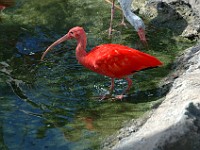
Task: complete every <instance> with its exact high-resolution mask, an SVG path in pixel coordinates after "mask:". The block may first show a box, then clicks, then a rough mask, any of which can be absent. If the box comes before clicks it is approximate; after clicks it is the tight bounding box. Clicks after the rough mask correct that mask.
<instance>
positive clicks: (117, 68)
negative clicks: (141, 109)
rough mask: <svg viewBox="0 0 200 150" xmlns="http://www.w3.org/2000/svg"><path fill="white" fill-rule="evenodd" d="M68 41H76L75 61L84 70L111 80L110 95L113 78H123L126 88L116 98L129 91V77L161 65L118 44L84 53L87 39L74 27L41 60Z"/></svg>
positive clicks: (141, 53)
mask: <svg viewBox="0 0 200 150" xmlns="http://www.w3.org/2000/svg"><path fill="white" fill-rule="evenodd" d="M69 39H76V40H77V47H76V59H77V60H78V62H79V63H80V64H82V65H83V66H85V67H86V68H88V69H90V70H92V71H94V72H96V73H99V74H101V75H105V76H108V77H110V78H111V86H110V95H111V94H112V91H113V89H114V79H115V78H118V79H120V78H125V79H126V80H127V82H128V87H127V88H126V89H125V90H124V91H123V93H122V94H121V95H118V96H116V98H118V99H122V98H123V95H124V94H125V93H126V92H127V91H128V90H129V89H130V87H131V85H132V80H131V79H130V78H129V77H128V76H129V75H131V74H133V73H135V72H138V71H140V70H144V69H147V68H154V67H158V66H161V65H162V62H160V61H159V60H158V59H157V58H155V57H153V56H151V55H149V54H146V53H143V52H140V51H138V50H135V49H132V48H129V47H127V46H124V45H119V44H102V45H99V46H96V47H95V48H93V49H92V50H91V51H90V52H88V53H87V52H86V50H85V49H86V44H87V37H86V33H85V31H84V29H83V28H82V27H74V28H72V29H70V30H69V32H68V33H67V34H66V35H64V36H63V37H61V38H60V39H58V40H57V41H55V42H54V43H53V44H51V45H50V46H49V47H48V48H47V49H46V50H45V52H44V53H43V55H42V57H41V60H43V59H44V57H45V55H46V54H47V53H48V52H49V51H50V50H51V49H52V48H53V47H54V46H56V45H58V44H60V43H61V42H64V41H66V40H69Z"/></svg>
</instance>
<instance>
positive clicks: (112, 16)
mask: <svg viewBox="0 0 200 150" xmlns="http://www.w3.org/2000/svg"><path fill="white" fill-rule="evenodd" d="M114 11H115V0H113V1H112V7H111V16H110V27H109V29H108V36H109V38H110V37H111V34H112V23H113V18H114Z"/></svg>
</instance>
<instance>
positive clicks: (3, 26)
mask: <svg viewBox="0 0 200 150" xmlns="http://www.w3.org/2000/svg"><path fill="white" fill-rule="evenodd" d="M120 17H121V15H120V12H118V11H116V17H115V22H114V24H115V25H114V28H115V29H116V30H117V31H115V32H114V35H113V38H112V39H108V35H107V29H108V27H109V18H110V6H109V5H107V4H106V3H105V2H104V1H103V0H97V1H93V0H88V1H87V2H83V1H81V0H46V1H41V0H40V1H39V0H32V1H29V0H16V5H15V7H12V8H8V9H6V10H5V11H4V12H3V14H1V22H0V33H1V36H0V49H1V51H0V102H1V104H0V149H2V150H4V149H5V150H27V149H30V150H35V149H40V150H43V149H44V150H45V149H47V150H55V149H59V150H89V149H99V148H100V143H101V142H102V141H103V140H104V139H105V138H106V137H108V136H109V135H111V134H113V133H114V132H116V131H117V130H118V129H120V127H122V125H123V123H124V122H125V121H127V120H130V119H133V118H138V117H140V116H141V115H142V114H143V113H144V112H146V111H148V110H150V109H151V106H152V105H153V104H154V103H155V102H156V100H157V99H159V98H160V97H162V96H164V93H160V89H159V87H158V83H159V82H160V80H161V79H162V78H164V77H165V76H166V75H167V74H168V73H169V72H170V67H171V63H172V61H173V60H174V57H175V56H176V55H177V54H178V53H179V52H180V50H182V49H185V48H186V47H189V46H190V45H192V44H193V42H191V41H188V40H185V39H181V38H177V37H175V36H174V33H173V32H172V31H170V30H169V29H166V28H160V29H159V30H157V29H156V28H152V26H149V25H148V21H146V24H147V37H148V42H149V49H145V48H144V47H142V45H141V43H140V41H139V38H138V36H137V34H136V32H135V31H134V30H133V29H132V27H131V26H130V25H128V28H127V29H126V28H123V27H119V26H117V25H118V24H119V22H120ZM77 25H79V26H82V27H84V28H85V30H86V32H87V36H88V48H87V50H88V51H89V50H90V49H91V48H92V47H94V46H95V45H98V44H101V43H110V42H112V43H120V44H124V45H128V46H130V47H138V48H139V49H140V50H142V51H145V52H147V53H150V54H152V55H154V56H156V57H158V58H159V59H160V60H161V61H163V63H164V65H163V67H161V68H157V69H153V70H148V71H142V72H138V73H136V74H134V75H133V76H131V78H132V79H133V87H132V89H131V90H130V92H129V94H128V95H127V96H126V97H125V98H124V100H123V101H112V100H105V101H99V96H100V95H103V94H105V93H107V92H108V89H109V88H108V87H109V85H110V79H109V78H107V77H104V76H101V75H98V74H96V73H93V72H91V71H89V70H87V69H85V68H84V67H83V66H81V65H79V64H78V63H77V60H76V58H75V51H74V49H75V46H76V42H75V41H70V42H67V43H63V44H61V45H60V46H58V47H56V48H55V49H54V51H52V52H51V53H50V54H49V55H48V57H47V58H46V59H45V61H44V62H40V61H39V60H40V57H41V52H42V51H44V50H45V49H46V47H47V46H48V45H50V44H51V43H52V42H53V41H55V40H56V39H58V38H59V37H61V36H63V35H64V34H66V33H67V31H68V29H70V28H71V27H73V26H77ZM115 84H116V87H115V91H114V94H120V93H121V92H122V91H123V89H124V87H125V86H127V84H126V82H125V81H124V80H122V79H121V80H116V82H115Z"/></svg>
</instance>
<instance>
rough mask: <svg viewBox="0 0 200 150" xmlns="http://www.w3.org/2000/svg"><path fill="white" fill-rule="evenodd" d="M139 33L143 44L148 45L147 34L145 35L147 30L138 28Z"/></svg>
mask: <svg viewBox="0 0 200 150" xmlns="http://www.w3.org/2000/svg"><path fill="white" fill-rule="evenodd" d="M138 35H139V37H140V40H141V42H142V44H143V45H144V46H146V47H148V43H147V40H146V36H145V31H144V29H142V28H140V29H139V30H138Z"/></svg>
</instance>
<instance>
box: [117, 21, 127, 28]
mask: <svg viewBox="0 0 200 150" xmlns="http://www.w3.org/2000/svg"><path fill="white" fill-rule="evenodd" d="M119 26H122V27H125V28H128V26H127V24H126V23H125V22H121V23H120V24H119Z"/></svg>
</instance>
